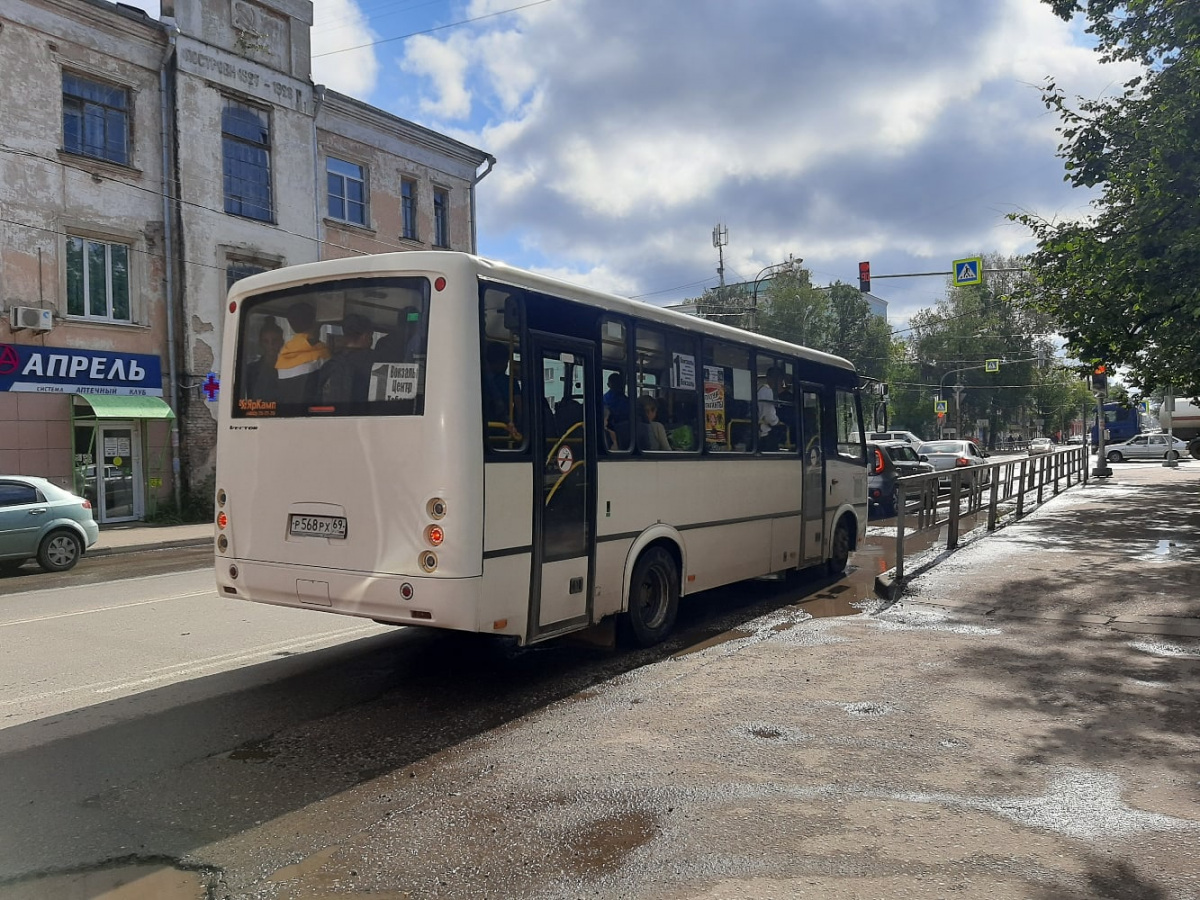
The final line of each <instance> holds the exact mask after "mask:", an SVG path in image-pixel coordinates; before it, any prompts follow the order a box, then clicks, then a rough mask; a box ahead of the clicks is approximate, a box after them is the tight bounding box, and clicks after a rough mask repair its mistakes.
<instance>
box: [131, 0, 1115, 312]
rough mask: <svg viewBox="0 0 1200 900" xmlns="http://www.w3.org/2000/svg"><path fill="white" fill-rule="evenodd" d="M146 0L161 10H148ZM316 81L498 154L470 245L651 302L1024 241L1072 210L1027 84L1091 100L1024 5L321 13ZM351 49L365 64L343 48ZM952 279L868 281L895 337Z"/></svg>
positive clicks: (806, 2) (932, 259) (333, 9)
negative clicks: (1031, 229) (794, 273)
mask: <svg viewBox="0 0 1200 900" xmlns="http://www.w3.org/2000/svg"><path fill="white" fill-rule="evenodd" d="M140 5H144V6H145V7H146V8H147V9H148V10H149V11H150V12H151V13H152V14H157V11H158V10H157V3H154V2H147V3H144V4H140ZM314 18H315V24H314V28H313V53H314V60H313V70H314V71H313V78H314V80H315V81H316V82H318V83H324V84H326V85H328V86H330V87H332V88H334V89H336V90H339V91H341V92H343V93H347V94H350V95H352V96H355V97H358V98H361V99H363V100H366V101H368V102H370V103H372V104H374V105H376V106H379V107H381V108H383V109H386V110H388V111H390V112H392V113H395V114H397V115H400V116H402V117H404V118H407V119H410V120H413V121H415V122H418V123H420V124H422V125H425V126H428V127H431V128H434V129H437V130H439V131H443V132H445V133H447V134H450V135H452V136H454V137H456V138H458V139H460V140H463V141H465V142H467V143H469V144H471V145H473V146H475V147H478V148H480V149H482V150H486V151H487V152H489V153H491V154H492V155H494V156H495V157H496V158H497V166H496V168H495V170H494V171H493V172H492V173H491V174H490V175H489V176H488V177H487V178H486V179H485V180H484V181H483V182H481V183H480V186H479V249H480V252H481V253H483V254H484V255H487V256H492V257H495V258H499V259H503V260H505V261H507V262H511V263H514V264H517V265H520V266H524V267H527V268H532V269H537V270H540V271H545V272H550V273H553V274H556V275H559V276H561V277H564V278H566V279H568V280H571V281H576V282H581V283H586V284H589V285H592V286H596V287H600V288H604V289H607V290H611V291H615V292H617V293H620V294H624V295H627V296H637V297H641V298H644V299H645V300H647V301H649V302H654V303H660V304H666V303H675V302H679V301H681V300H683V299H685V298H687V297H694V296H698V295H699V294H700V293H701V291H702V290H703V289H704V288H705V287H714V286H716V284H717V271H716V269H717V264H718V256H717V251H716V249H714V247H713V239H712V233H713V229H714V227H715V226H716V225H718V224H721V225H723V226H724V227H725V228H726V229H727V230H728V245H727V246H726V247H725V248H724V253H725V277H726V280H727V281H730V282H733V281H741V280H750V279H753V278H754V277H755V276H756V275H757V274H758V273H759V272H760V270H761V269H762V268H763V267H764V266H768V265H771V264H773V263H778V262H780V261H782V260H784V259H786V258H787V257H788V254H794V255H795V256H796V257H800V258H803V260H804V264H805V266H806V267H808V268H810V269H811V270H812V272H813V277H814V280H815V281H816V282H817V283H830V282H833V281H837V280H841V281H845V282H848V283H851V284H856V283H857V274H858V262H859V261H860V260H869V261H870V263H871V270H872V273H873V274H874V275H876V276H878V275H884V274H900V273H917V272H938V271H947V270H949V268H950V264H951V261H952V260H954V259H956V258H960V257H965V256H969V255H972V254H974V253H978V252H990V251H999V252H1004V253H1013V252H1021V251H1025V250H1028V249H1030V247H1031V244H1030V242H1029V239H1028V234H1027V232H1026V231H1025V230H1024V229H1023V228H1022V227H1021V226H1019V225H1016V224H1013V223H1010V222H1008V221H1007V220H1006V219H1005V215H1006V214H1007V213H1010V212H1017V211H1032V212H1036V213H1038V214H1040V215H1043V216H1045V217H1048V218H1064V217H1074V216H1078V215H1080V214H1083V213H1084V212H1086V208H1087V201H1088V199H1089V197H1088V196H1087V195H1085V194H1083V193H1082V192H1079V191H1075V190H1072V189H1070V188H1069V187H1068V186H1067V185H1065V184H1064V182H1063V180H1062V176H1063V169H1062V163H1061V160H1059V159H1058V158H1057V157H1056V156H1055V147H1056V145H1057V142H1058V140H1057V135H1056V133H1055V126H1056V125H1057V122H1058V120H1057V119H1056V118H1055V117H1054V116H1052V115H1050V114H1049V113H1047V112H1046V110H1045V109H1044V107H1043V106H1042V104H1041V102H1040V100H1039V96H1040V95H1039V92H1038V87H1039V85H1041V84H1042V83H1043V82H1044V80H1045V78H1046V77H1047V76H1053V77H1054V78H1055V80H1056V81H1057V82H1058V84H1060V85H1061V86H1063V87H1064V88H1065V89H1066V90H1067V91H1068V93H1070V94H1073V95H1081V96H1085V97H1097V96H1102V95H1104V94H1106V93H1110V92H1113V91H1114V90H1115V89H1116V88H1117V86H1118V85H1119V84H1120V83H1121V82H1122V81H1123V80H1124V79H1125V78H1126V77H1128V75H1129V74H1130V73H1129V71H1128V70H1124V69H1121V68H1116V67H1108V68H1105V67H1101V66H1100V65H1099V63H1098V62H1097V60H1096V58H1095V54H1094V53H1093V51H1092V50H1091V49H1090V47H1089V43H1088V40H1087V36H1086V35H1085V34H1084V33H1083V27H1082V24H1081V23H1078V22H1076V23H1073V24H1067V23H1064V22H1061V21H1059V20H1058V19H1056V18H1055V17H1054V16H1053V15H1051V14H1050V12H1049V10H1048V9H1047V8H1046V7H1045V5H1044V4H1042V3H1041V2H1038V0H908V2H899V0H732V2H730V0H722V2H718V0H314ZM354 48H357V49H354ZM945 281H946V279H945V278H942V277H925V278H903V279H878V278H876V280H875V281H874V284H873V293H875V294H877V295H879V296H881V297H883V298H884V299H886V300H888V301H889V304H890V313H889V320H890V321H891V322H892V324H893V326H894V327H901V326H902V325H904V324H905V323H906V322H907V318H908V316H909V315H911V314H912V313H913V312H915V311H916V310H917V309H919V308H921V307H925V306H929V305H931V304H932V303H933V302H935V301H936V299H937V298H938V297H940V296H941V295H942V294H943V292H944V290H945Z"/></svg>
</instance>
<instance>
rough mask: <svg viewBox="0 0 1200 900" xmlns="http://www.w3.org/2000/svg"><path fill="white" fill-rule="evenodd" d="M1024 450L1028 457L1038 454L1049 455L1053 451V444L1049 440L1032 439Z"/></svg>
mask: <svg viewBox="0 0 1200 900" xmlns="http://www.w3.org/2000/svg"><path fill="white" fill-rule="evenodd" d="M1026 449H1027V450H1028V451H1029V455H1030V456H1034V455H1035V454H1038V453H1050V452H1051V451H1052V450H1053V449H1054V442H1053V441H1051V440H1050V438H1034V439H1033V440H1032V441H1030V442H1029V447H1028V448H1026Z"/></svg>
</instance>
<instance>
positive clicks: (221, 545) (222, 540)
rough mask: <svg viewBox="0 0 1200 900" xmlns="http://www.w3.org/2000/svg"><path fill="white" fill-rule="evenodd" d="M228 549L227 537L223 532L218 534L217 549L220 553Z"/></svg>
mask: <svg viewBox="0 0 1200 900" xmlns="http://www.w3.org/2000/svg"><path fill="white" fill-rule="evenodd" d="M228 549H229V538H228V537H226V536H225V535H223V534H222V535H219V536H218V537H217V550H218V551H220V552H221V553H224V552H225V551H226V550H228Z"/></svg>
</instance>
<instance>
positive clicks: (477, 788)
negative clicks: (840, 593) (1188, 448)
mask: <svg viewBox="0 0 1200 900" xmlns="http://www.w3.org/2000/svg"><path fill="white" fill-rule="evenodd" d="M1198 548H1200V462H1196V461H1192V460H1187V461H1184V462H1181V464H1180V465H1179V466H1178V468H1166V467H1163V466H1161V465H1159V464H1156V463H1145V464H1140V465H1139V464H1126V465H1118V466H1114V477H1113V478H1111V479H1104V480H1097V479H1092V480H1091V481H1090V482H1088V483H1087V484H1084V485H1077V486H1075V487H1073V488H1072V489H1070V490H1068V491H1065V492H1063V493H1062V494H1060V495H1059V496H1057V497H1054V498H1053V499H1052V500H1050V501H1048V502H1047V503H1045V504H1043V505H1042V506H1041V507H1040V508H1039V509H1038V510H1036V511H1035V512H1033V513H1032V514H1031V515H1029V516H1028V517H1026V518H1025V519H1023V520H1021V521H1020V522H1018V523H1015V524H1012V525H1009V526H1007V527H1005V528H1002V529H1000V530H998V531H996V532H995V533H993V534H991V535H988V536H986V537H983V538H981V539H978V540H974V541H971V542H968V543H966V544H965V545H964V546H963V547H962V548H961V549H959V550H958V551H957V552H956V553H954V554H952V555H950V556H948V557H947V558H946V559H945V560H944V561H943V562H942V563H940V564H939V565H938V566H936V567H934V568H932V569H930V570H928V571H927V572H925V573H924V574H922V575H921V576H920V577H919V578H917V579H915V580H914V581H913V583H912V584H910V585H909V589H908V591H907V593H906V595H905V596H904V597H903V598H902V599H901V600H900V601H899V602H897V603H896V604H895V605H893V606H891V607H890V608H887V609H881V608H880V607H881V602H880V601H878V600H874V599H872V598H863V613H862V614H861V615H857V616H850V617H828V618H812V617H810V616H809V615H808V614H807V613H806V612H805V611H804V600H805V598H804V597H799V598H798V599H799V601H800V602H798V603H796V604H791V605H787V604H785V605H782V606H780V607H778V608H776V609H775V610H774V611H772V612H770V613H768V614H766V615H764V616H762V617H760V618H757V619H755V620H753V621H749V622H744V623H742V624H740V625H739V626H738V627H737V628H735V629H733V630H731V631H729V632H726V633H724V634H721V635H719V636H717V637H715V638H713V639H710V640H708V641H706V642H705V643H703V644H699V645H692V646H686V644H684V643H680V644H679V645H678V646H677V647H673V652H672V653H671V654H670V655H668V656H660V657H658V658H657V659H656V661H653V662H651V663H649V664H648V665H644V666H640V667H637V668H633V669H631V670H629V671H628V672H626V673H625V674H623V675H621V676H619V677H617V678H615V679H610V680H605V681H600V682H597V683H596V684H594V685H593V686H592V687H590V688H588V689H586V690H583V691H582V692H579V693H576V694H573V695H571V696H569V697H567V698H565V699H562V700H559V701H557V702H554V703H551V704H550V705H547V706H545V707H542V708H540V709H537V710H535V711H534V712H532V713H529V714H527V715H525V716H523V717H521V718H519V719H516V720H513V721H510V722H508V723H506V724H504V725H502V726H499V727H496V728H494V729H492V730H490V731H486V732H483V733H481V734H480V735H479V736H477V737H474V738H471V739H469V740H467V741H465V742H461V743H457V744H455V745H453V746H449V747H447V748H446V749H443V750H440V751H438V752H437V753H435V754H433V755H431V756H426V757H424V758H421V759H420V760H418V761H417V762H415V763H413V764H411V765H405V766H403V767H401V768H398V769H396V770H393V771H389V772H386V773H384V774H382V775H377V776H376V777H371V778H369V779H367V780H364V781H362V782H360V783H358V784H357V785H355V786H354V787H351V788H348V789H347V790H345V791H342V792H340V793H338V794H337V795H335V796H331V797H328V798H325V799H322V800H321V801H319V802H316V803H312V804H309V805H306V806H303V807H300V808H296V809H294V810H292V811H289V812H287V813H285V814H284V815H282V816H278V817H274V818H272V819H270V820H266V821H263V822H262V823H261V824H259V825H257V826H255V827H253V828H251V829H249V830H248V831H243V832H240V833H239V834H237V835H233V836H229V837H227V838H224V839H221V840H218V841H215V842H213V843H212V844H210V845H208V846H206V847H203V848H197V849H196V851H195V852H194V854H193V855H192V858H191V859H190V860H189V862H190V864H193V865H195V866H198V867H201V868H202V869H203V870H205V871H207V872H209V873H210V874H211V876H212V878H213V880H214V884H215V887H214V890H215V893H213V896H221V897H224V896H230V897H259V898H267V897H270V898H310V897H355V898H359V897H389V898H425V897H455V898H459V897H463V898H466V897H472V898H474V897H479V898H482V897H495V898H577V897H578V898H614V900H615V898H622V900H627V898H655V900H674V898H705V900H724V898H730V900H732V898H756V900H774V898H778V900H784V898H797V897H813V898H817V897H820V898H892V897H912V898H934V897H939V898H940V897H989V898H1041V900H1076V898H1078V900H1085V898H1088V900H1091V898H1131V900H1132V898H1162V900H1168V898H1171V900H1176V898H1177V900H1183V898H1197V897H1200V853H1198V850H1197V848H1200V691H1197V689H1196V688H1197V680H1198V676H1200V569H1198V567H1197V550H1198ZM852 563H853V561H852ZM840 584H843V583H839V584H835V585H833V586H832V587H830V588H824V589H821V590H820V591H818V593H821V592H824V593H828V591H830V590H836V589H837V588H838V587H839V585H840ZM801 591H805V592H807V593H808V594H809V595H811V593H812V588H811V586H809V587H808V588H805V587H803V586H802V587H801ZM809 599H811V596H810V598H809ZM580 652H601V651H598V650H596V651H589V650H587V649H586V648H584V649H581V650H580ZM395 712H396V713H397V714H400V715H402V714H403V712H402V710H399V709H397V710H396V711H395ZM355 714H356V713H355V710H348V711H345V712H343V713H339V714H338V715H337V716H336V717H335V718H336V719H337V721H330V722H329V723H326V726H325V727H327V728H329V729H345V728H354V727H356V726H355V723H354V718H355ZM330 762H331V761H320V760H314V761H313V765H314V766H319V765H327V764H329V763H330ZM264 774H266V773H265V772H264Z"/></svg>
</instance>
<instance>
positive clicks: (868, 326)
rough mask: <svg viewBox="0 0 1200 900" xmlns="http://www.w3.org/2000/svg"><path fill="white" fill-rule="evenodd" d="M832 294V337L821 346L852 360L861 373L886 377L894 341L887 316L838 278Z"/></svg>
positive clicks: (830, 334) (830, 295)
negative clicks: (876, 310) (885, 317)
mask: <svg viewBox="0 0 1200 900" xmlns="http://www.w3.org/2000/svg"><path fill="white" fill-rule="evenodd" d="M828 295H829V340H828V343H827V345H826V346H825V347H822V348H820V349H822V350H828V352H830V353H834V354H837V355H838V356H842V357H845V358H846V359H848V360H850V362H852V363H854V367H855V368H856V369H858V372H859V374H860V375H865V376H867V377H869V378H874V379H877V380H880V381H883V380H885V379H886V378H887V371H888V361H889V359H890V355H891V344H892V329H891V327H890V326H889V325H888V323H887V320H886V319H884V318H882V317H880V316H877V315H875V314H874V313H872V312H871V307H870V306H869V305H868V303H867V301H866V300H864V299H863V297H862V294H861V293H860V292H859V290H858V288H856V287H854V286H853V285H849V284H844V283H842V282H840V281H838V282H835V283H834V284H833V285H831V286H830V287H829V290H828Z"/></svg>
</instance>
